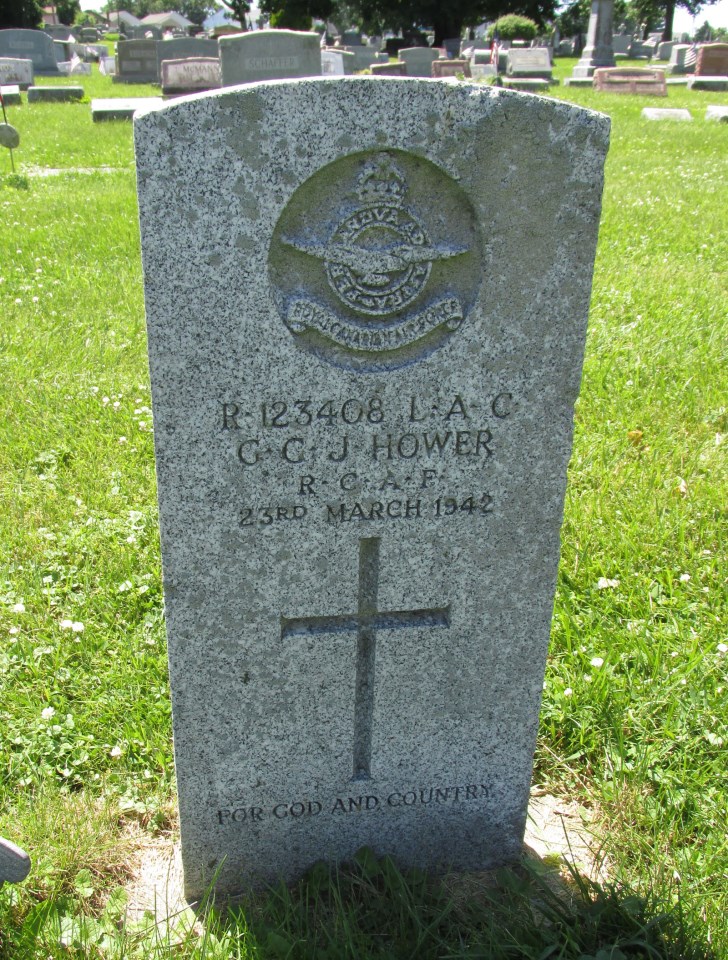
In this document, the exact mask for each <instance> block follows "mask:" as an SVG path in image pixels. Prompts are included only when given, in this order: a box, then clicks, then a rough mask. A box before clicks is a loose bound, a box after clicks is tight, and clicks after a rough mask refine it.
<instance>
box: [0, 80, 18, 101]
mask: <svg viewBox="0 0 728 960" xmlns="http://www.w3.org/2000/svg"><path fill="white" fill-rule="evenodd" d="M0 94H1V95H2V98H3V103H4V104H5V106H6V107H19V106H20V104H21V103H22V102H23V101H22V99H21V97H20V86H19V85H18V84H17V83H8V84H4V85H3V84H0Z"/></svg>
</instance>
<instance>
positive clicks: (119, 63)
mask: <svg viewBox="0 0 728 960" xmlns="http://www.w3.org/2000/svg"><path fill="white" fill-rule="evenodd" d="M161 42H162V41H160V40H119V42H118V43H117V44H116V73H115V74H114V83H159V61H158V60H157V45H158V44H159V43H161ZM167 42H168V43H171V42H172V41H167Z"/></svg>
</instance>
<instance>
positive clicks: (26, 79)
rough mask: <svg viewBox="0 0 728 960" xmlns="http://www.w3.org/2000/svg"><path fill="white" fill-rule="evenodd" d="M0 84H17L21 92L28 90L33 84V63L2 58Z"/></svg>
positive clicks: (0, 61)
mask: <svg viewBox="0 0 728 960" xmlns="http://www.w3.org/2000/svg"><path fill="white" fill-rule="evenodd" d="M0 83H11V84H12V83H17V85H18V86H19V87H20V89H21V90H27V89H28V87H30V86H31V85H32V83H33V61H32V60H24V59H20V60H16V59H15V58H13V57H0Z"/></svg>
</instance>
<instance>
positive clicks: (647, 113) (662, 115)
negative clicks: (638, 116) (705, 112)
mask: <svg viewBox="0 0 728 960" xmlns="http://www.w3.org/2000/svg"><path fill="white" fill-rule="evenodd" d="M642 117H643V119H645V120H681V121H685V120H692V119H693V117H692V114H691V113H690V111H689V110H678V109H673V110H664V109H662V108H661V107H643V108H642Z"/></svg>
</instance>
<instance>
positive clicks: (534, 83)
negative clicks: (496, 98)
mask: <svg viewBox="0 0 728 960" xmlns="http://www.w3.org/2000/svg"><path fill="white" fill-rule="evenodd" d="M503 86H504V87H508V89H509V90H520V91H522V92H523V93H546V92H547V91H548V88H549V86H550V83H549V81H548V80H542V79H541V78H540V77H503Z"/></svg>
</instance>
